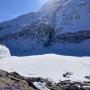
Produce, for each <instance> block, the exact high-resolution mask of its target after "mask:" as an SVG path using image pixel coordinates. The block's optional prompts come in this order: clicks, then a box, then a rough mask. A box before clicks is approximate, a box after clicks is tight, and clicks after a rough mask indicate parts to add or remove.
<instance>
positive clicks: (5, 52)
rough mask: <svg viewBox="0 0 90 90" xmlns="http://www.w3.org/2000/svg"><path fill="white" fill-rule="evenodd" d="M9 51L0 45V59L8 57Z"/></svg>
mask: <svg viewBox="0 0 90 90" xmlns="http://www.w3.org/2000/svg"><path fill="white" fill-rule="evenodd" d="M10 56H11V54H10V51H9V49H8V48H7V47H6V46H3V45H0V58H5V57H10Z"/></svg>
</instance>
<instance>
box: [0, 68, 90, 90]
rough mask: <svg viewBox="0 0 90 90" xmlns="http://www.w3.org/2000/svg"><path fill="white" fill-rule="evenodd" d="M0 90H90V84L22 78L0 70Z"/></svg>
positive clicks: (14, 73) (13, 73)
mask: <svg viewBox="0 0 90 90" xmlns="http://www.w3.org/2000/svg"><path fill="white" fill-rule="evenodd" d="M0 90H90V82H89V81H88V82H86V81H83V82H80V81H70V80H65V81H59V82H57V83H55V82H53V81H50V80H49V79H43V78H40V77H38V78H35V77H24V76H21V75H19V74H18V73H16V72H11V73H8V72H6V71H3V70H0Z"/></svg>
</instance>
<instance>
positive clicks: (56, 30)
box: [0, 0, 90, 56]
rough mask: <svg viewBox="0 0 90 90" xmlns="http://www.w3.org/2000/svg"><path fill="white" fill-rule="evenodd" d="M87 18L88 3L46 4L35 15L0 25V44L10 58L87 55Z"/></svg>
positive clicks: (64, 0) (77, 0) (60, 0)
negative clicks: (21, 56)
mask: <svg viewBox="0 0 90 90" xmlns="http://www.w3.org/2000/svg"><path fill="white" fill-rule="evenodd" d="M82 12H83V13H82ZM89 16H90V1H89V0H50V1H48V2H47V3H46V4H44V5H43V7H42V8H41V9H40V10H39V11H38V12H36V13H30V14H26V15H23V16H20V17H18V18H16V19H13V20H11V21H6V22H3V23H1V24H0V42H1V43H4V44H6V46H7V47H9V48H10V51H11V53H12V54H13V55H26V54H29V55H30V54H41V53H42V54H43V53H58V54H66V55H78V56H83V55H90V52H89V51H90V47H89V43H90V40H89V39H90V18H89ZM81 45H82V46H83V47H80V46H81ZM18 48H19V49H20V51H19V53H17V51H18ZM83 51H85V52H83ZM77 52H78V54H77Z"/></svg>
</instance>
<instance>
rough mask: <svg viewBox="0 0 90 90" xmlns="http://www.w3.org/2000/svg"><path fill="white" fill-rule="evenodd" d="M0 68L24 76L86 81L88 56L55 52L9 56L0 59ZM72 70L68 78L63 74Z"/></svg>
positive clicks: (89, 67) (89, 65)
mask: <svg viewBox="0 0 90 90" xmlns="http://www.w3.org/2000/svg"><path fill="white" fill-rule="evenodd" d="M0 69H3V70H6V71H9V72H12V71H16V72H18V73H20V74H21V75H24V76H30V77H43V78H49V79H50V80H54V81H56V82H57V81H59V80H66V79H70V80H75V81H79V80H80V81H86V80H89V79H86V78H85V76H89V75H90V57H71V56H62V55H55V54H46V55H38V56H27V57H14V56H13V57H9V58H6V59H5V58H4V59H0ZM67 72H72V73H73V74H72V75H71V76H70V77H69V78H64V77H63V74H65V73H67Z"/></svg>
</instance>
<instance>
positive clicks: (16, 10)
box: [0, 0, 46, 22]
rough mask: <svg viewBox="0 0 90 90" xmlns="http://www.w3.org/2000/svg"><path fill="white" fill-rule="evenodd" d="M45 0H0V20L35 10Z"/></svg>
mask: <svg viewBox="0 0 90 90" xmlns="http://www.w3.org/2000/svg"><path fill="white" fill-rule="evenodd" d="M45 1H46V0H0V22H2V21H5V20H9V19H12V18H14V17H17V16H19V15H22V14H26V13H29V12H32V11H37V10H39V8H40V7H41V6H42V5H43V4H44V3H45Z"/></svg>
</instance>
